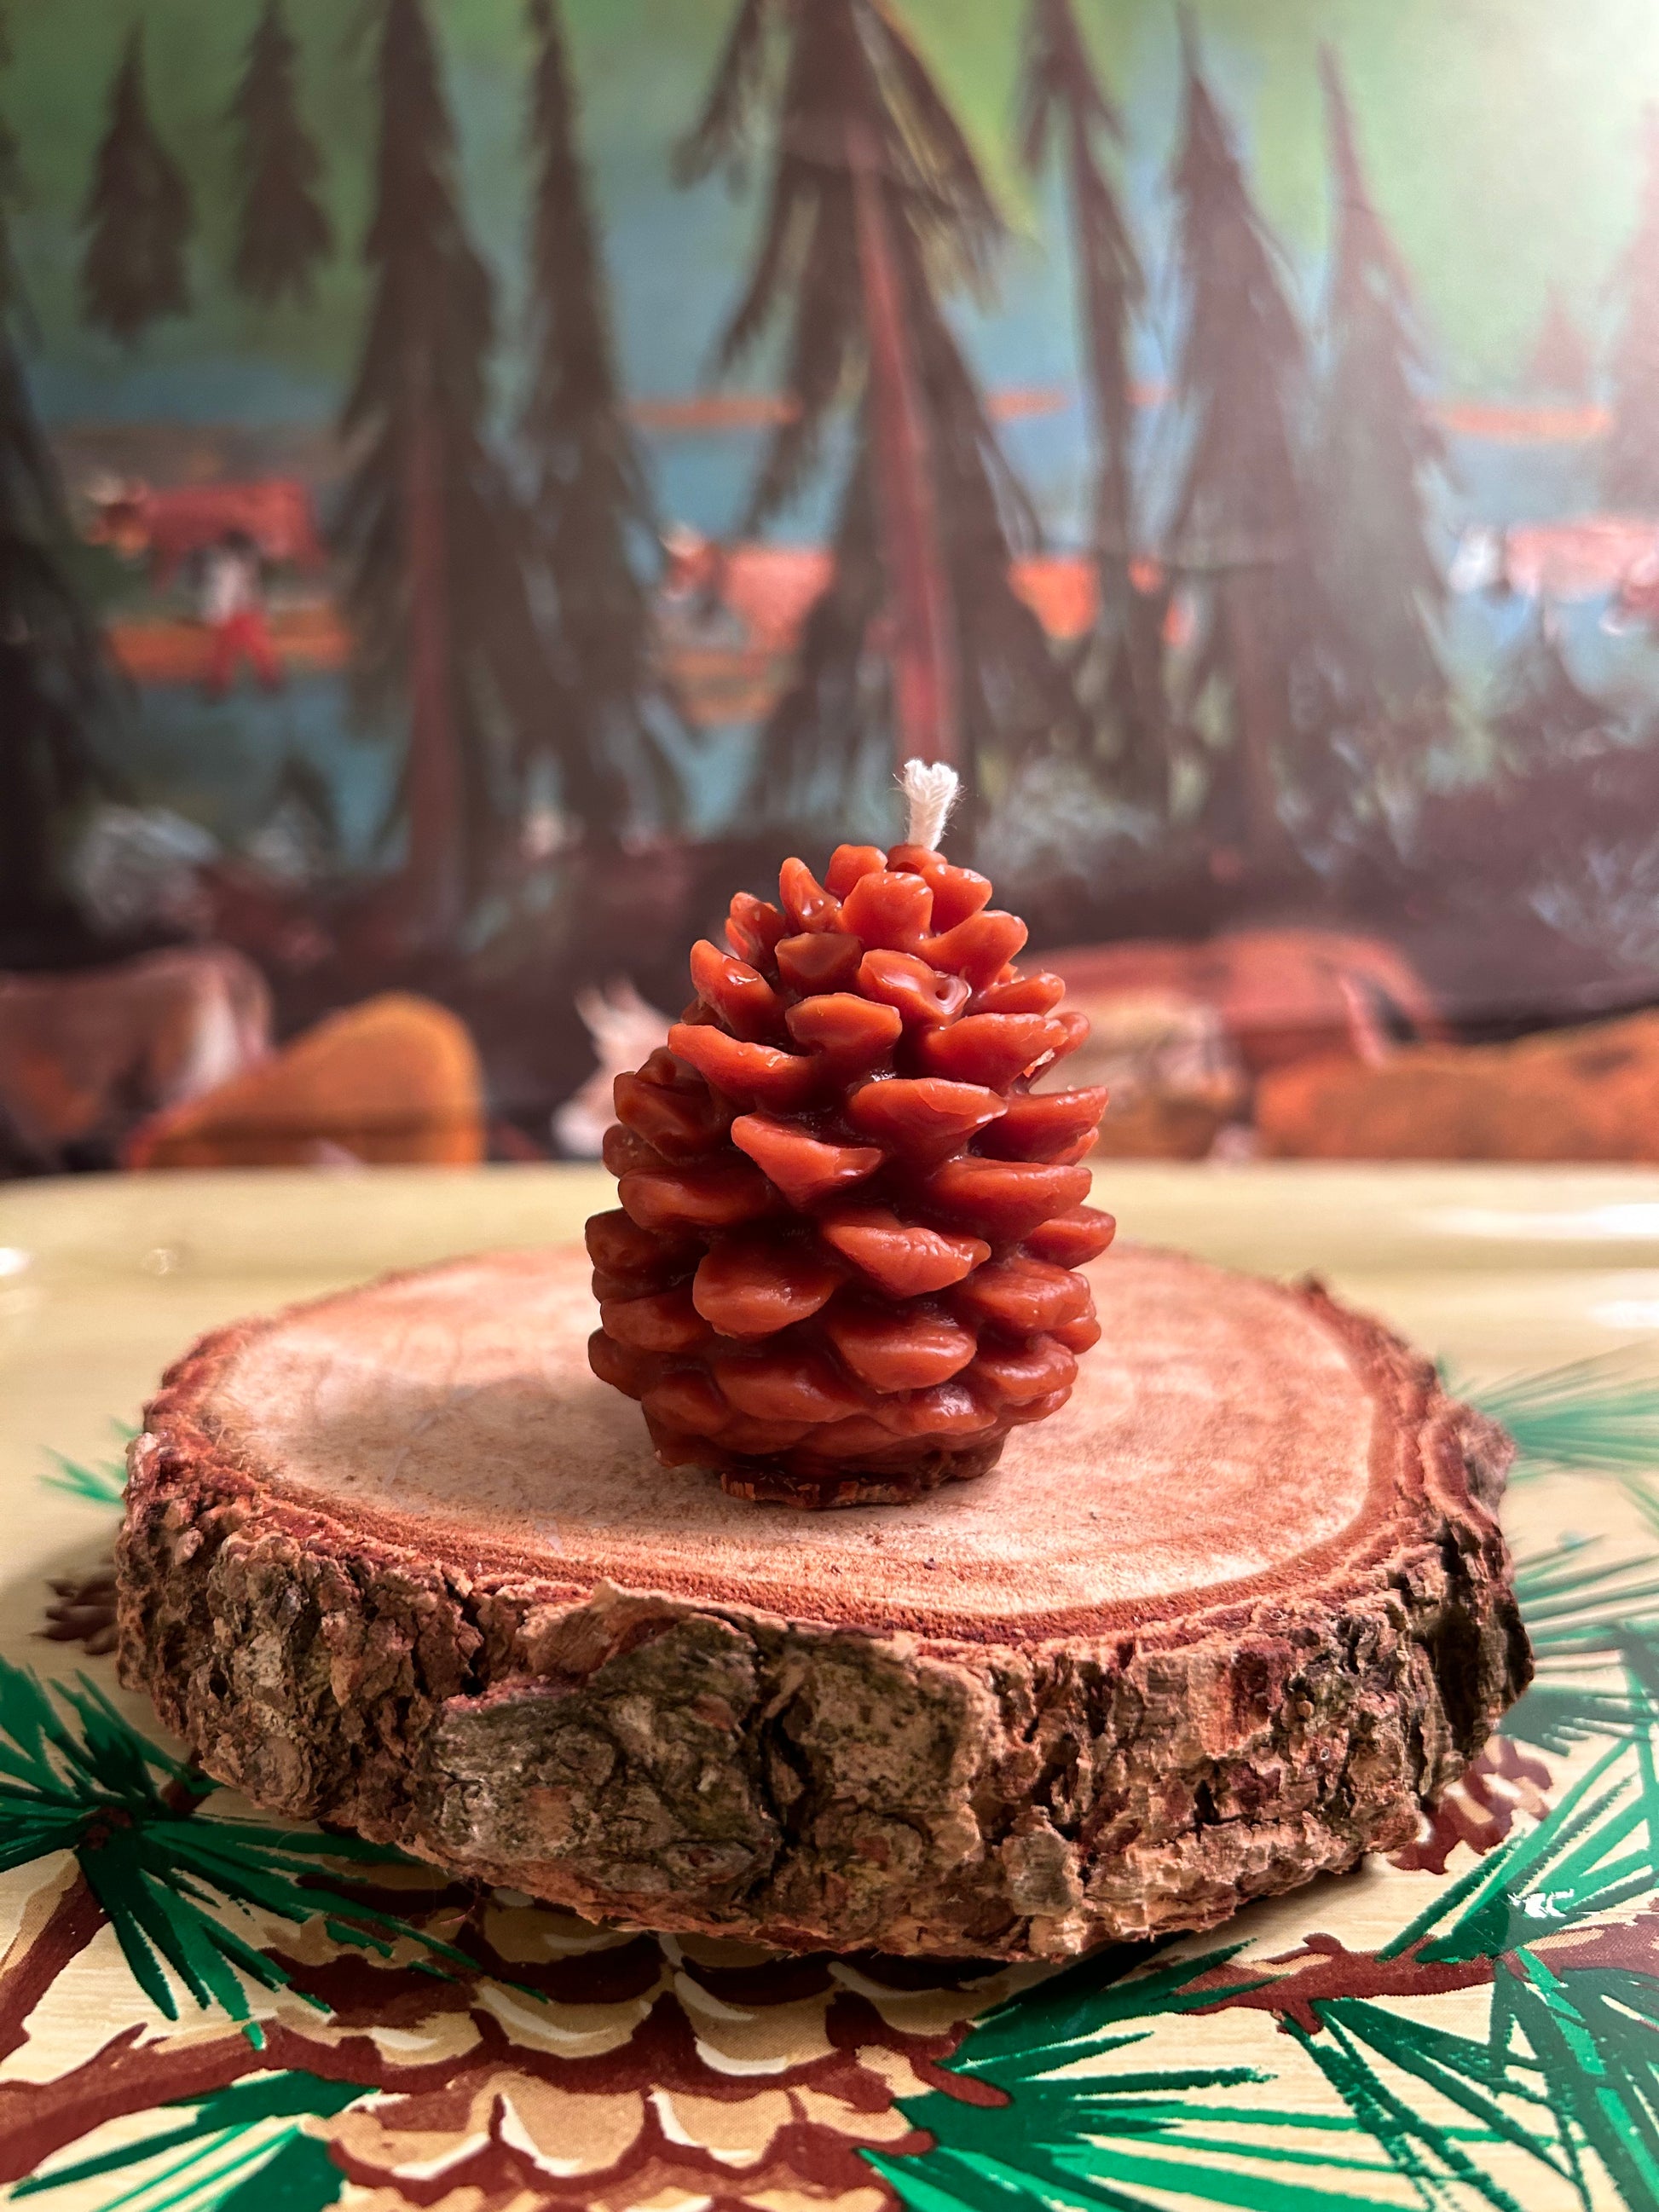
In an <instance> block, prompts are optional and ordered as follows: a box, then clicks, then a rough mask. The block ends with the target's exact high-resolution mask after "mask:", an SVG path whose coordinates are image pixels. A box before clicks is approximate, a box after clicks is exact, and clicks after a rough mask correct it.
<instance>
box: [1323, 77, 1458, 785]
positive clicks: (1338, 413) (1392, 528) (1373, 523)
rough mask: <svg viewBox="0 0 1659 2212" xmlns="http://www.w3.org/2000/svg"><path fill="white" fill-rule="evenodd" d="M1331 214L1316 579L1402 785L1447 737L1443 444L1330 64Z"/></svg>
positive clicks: (1393, 256) (1348, 669)
mask: <svg viewBox="0 0 1659 2212" xmlns="http://www.w3.org/2000/svg"><path fill="white" fill-rule="evenodd" d="M1320 75H1321V79H1322V84H1323V87H1324V94H1325V119H1326V129H1327V134H1328V146H1329V157H1330V175H1331V207H1332V246H1331V273H1330V291H1329V299H1328V307H1327V319H1328V356H1329V368H1328V376H1327V380H1326V385H1325V389H1324V392H1323V393H1322V404H1321V408H1320V422H1319V430H1318V436H1317V442H1316V453H1315V457H1314V491H1315V495H1316V501H1317V506H1318V528H1319V543H1320V570H1321V574H1322V579H1323V581H1324V586H1325V592H1326V596H1327V599H1328V603H1329V605H1330V609H1331V612H1332V614H1333V616H1334V619H1335V625H1336V648H1335V650H1336V655H1337V661H1338V665H1339V667H1340V671H1341V679H1342V690H1343V695H1344V696H1343V706H1344V709H1345V711H1346V714H1349V715H1351V716H1352V718H1354V720H1356V721H1357V722H1358V726H1359V727H1360V729H1361V730H1362V731H1363V732H1364V735H1365V737H1366V738H1367V739H1368V740H1369V742H1368V743H1367V745H1366V750H1367V753H1368V755H1369V756H1370V772H1372V773H1376V772H1378V771H1382V770H1384V769H1392V770H1394V771H1395V773H1401V772H1403V773H1409V771H1410V768H1411V765H1412V761H1413V757H1414V756H1415V755H1416V754H1417V753H1418V752H1419V750H1420V749H1421V746H1422V744H1424V742H1425V741H1426V740H1427V739H1428V738H1431V737H1432V736H1433V735H1434V734H1435V732H1437V730H1439V729H1440V728H1441V727H1443V724H1444V720H1445V715H1446V711H1447V706H1448V696H1449V685H1448V683H1447V680H1446V676H1445V672H1444V671H1443V668H1442V665H1441V662H1440V654H1439V645H1438V632H1439V626H1440V618H1441V615H1442V611H1443V608H1444V605H1445V600H1446V580H1445V576H1444V574H1443V569H1442V566H1441V563H1440V562H1439V561H1438V560H1437V558H1436V556H1435V553H1434V550H1433V547H1432V545H1431V542H1430V536H1429V529H1430V521H1429V513H1428V499H1429V483H1430V478H1431V474H1432V472H1433V471H1435V470H1437V468H1439V467H1440V466H1441V465H1442V464H1443V458H1444V450H1445V447H1444V441H1443V438H1442V436H1441V435H1440V432H1439V430H1438V428H1437V426H1436V425H1435V423H1434V422H1432V421H1431V418H1430V416H1428V414H1427V412H1426V410H1425V408H1424V406H1423V404H1422V401H1421V400H1420V398H1419V396H1418V392H1417V388H1416V381H1415V380H1416V378H1417V376H1418V375H1419V373H1420V371H1421V369H1422V367H1423V360H1424V356H1423V344H1422V339H1421V337H1420V334H1419V328H1418V319H1417V310H1416V302H1415V300H1414V298H1413V288H1412V282H1411V277H1410V275H1409V273H1408V272H1407V268H1406V264H1405V262H1404V260H1403V259H1402V258H1401V252H1400V249H1399V247H1398V246H1396V244H1395V240H1394V239H1393V238H1392V237H1391V235H1390V234H1389V229H1388V227H1387V225H1386V224H1385V223H1384V222H1383V218H1382V216H1381V215H1380V214H1379V213H1378V212H1377V209H1376V202H1375V201H1374V200H1373V198H1372V197H1371V193H1370V186H1369V185H1368V183H1367V180H1366V178H1365V174H1364V169H1363V168H1362V167H1361V165H1360V160H1359V149H1358V143H1357V141H1356V139H1355V136H1354V126H1353V116H1352V111H1351V109H1350V107H1349V104H1348V99H1347V94H1346V91H1345V89H1344V87H1343V82H1342V76H1341V72H1340V69H1339V67H1338V64H1337V60H1336V57H1335V55H1334V53H1333V52H1332V51H1331V49H1330V48H1329V47H1326V48H1325V49H1324V50H1323V51H1322V53H1321V56H1320Z"/></svg>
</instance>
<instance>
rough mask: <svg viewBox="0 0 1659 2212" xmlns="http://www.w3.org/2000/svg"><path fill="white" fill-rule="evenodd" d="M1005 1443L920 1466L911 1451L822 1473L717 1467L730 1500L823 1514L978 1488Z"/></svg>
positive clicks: (779, 1466)
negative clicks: (951, 1488) (965, 1485)
mask: <svg viewBox="0 0 1659 2212" xmlns="http://www.w3.org/2000/svg"><path fill="white" fill-rule="evenodd" d="M1006 1442H1007V1438H1006V1437H1002V1436H999V1437H996V1438H995V1439H994V1441H993V1442H992V1443H985V1444H974V1443H969V1444H964V1445H963V1447H962V1448H961V1449H959V1450H957V1451H947V1450H945V1449H942V1448H939V1447H935V1448H934V1449H933V1450H932V1451H930V1452H927V1454H925V1455H923V1456H922V1457H921V1459H920V1460H918V1458H917V1456H916V1454H915V1448H914V1446H912V1447H909V1448H908V1449H903V1450H897V1451H894V1452H893V1453H891V1454H890V1455H889V1456H888V1457H887V1458H886V1459H885V1460H866V1461H863V1462H835V1461H829V1460H826V1461H824V1462H823V1463H822V1465H821V1467H819V1468H811V1467H789V1466H787V1465H785V1464H784V1463H783V1462H781V1461H779V1462H775V1463H774V1464H773V1465H771V1466H768V1465H766V1464H765V1462H757V1461H754V1460H741V1461H738V1460H733V1461H732V1462H730V1463H729V1464H727V1465H725V1466H720V1465H719V1462H715V1464H716V1466H717V1467H718V1468H719V1474H720V1488H721V1489H722V1490H723V1491H724V1492H726V1496H727V1497H728V1498H748V1499H749V1500H750V1503H751V1504H767V1505H793V1506H794V1507H796V1508H797V1509H798V1510H800V1511H802V1512H808V1513H823V1512H827V1511H830V1510H834V1509H836V1507H839V1506H846V1505H908V1504H909V1503H910V1501H911V1500H912V1499H913V1498H926V1497H927V1495H928V1494H929V1492H933V1491H935V1490H940V1489H943V1487H944V1486H945V1484H946V1483H947V1482H976V1481H977V1480H979V1478H980V1476H981V1475H983V1474H989V1473H990V1472H991V1469H992V1468H994V1466H995V1465H996V1463H997V1462H998V1461H999V1460H1000V1458H1001V1457H1002V1448H1003V1446H1004V1444H1005V1443H1006ZM699 1464H702V1465H707V1464H708V1462H706V1461H705V1462H699Z"/></svg>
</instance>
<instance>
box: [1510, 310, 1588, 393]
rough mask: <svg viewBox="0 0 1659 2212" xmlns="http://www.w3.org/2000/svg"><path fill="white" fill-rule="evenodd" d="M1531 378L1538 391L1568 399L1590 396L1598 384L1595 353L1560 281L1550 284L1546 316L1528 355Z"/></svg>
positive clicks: (1528, 377)
mask: <svg viewBox="0 0 1659 2212" xmlns="http://www.w3.org/2000/svg"><path fill="white" fill-rule="evenodd" d="M1527 382H1528V384H1529V385H1530V386H1532V387H1533V389H1534V391H1535V392H1554V393H1558V394H1559V396H1560V397H1561V398H1566V399H1588V398H1589V396H1590V394H1591V392H1593V391H1594V389H1595V354H1594V353H1593V352H1592V351H1591V349H1590V343H1589V339H1588V338H1587V337H1585V336H1584V333H1583V331H1582V330H1580V329H1579V327H1578V325H1577V323H1576V322H1575V321H1574V320H1573V316H1572V310H1571V308H1570V307H1568V305H1567V303H1566V301H1565V297H1564V296H1563V295H1562V291H1561V287H1560V286H1559V284H1552V285H1551V286H1550V288H1549V292H1548V295H1547V298H1546V300H1545V301H1544V314H1543V319H1542V321H1541V323H1540V324H1539V325H1538V335H1537V337H1535V338H1534V340H1533V346H1532V352H1531V353H1530V354H1529V355H1528V359H1527Z"/></svg>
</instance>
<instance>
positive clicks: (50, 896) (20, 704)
mask: <svg viewBox="0 0 1659 2212" xmlns="http://www.w3.org/2000/svg"><path fill="white" fill-rule="evenodd" d="M3 59H4V45H3V24H0V61H3ZM18 188H19V179H18V169H17V159H16V149H15V144H14V143H13V140H12V137H11V135H10V132H9V130H8V129H7V127H6V125H5V123H4V121H3V119H0V965H9V964H11V963H32V962H33V961H34V960H36V959H39V958H40V957H42V956H43V955H44V954H45V952H46V950H47V946H48V944H49V943H50V941H51V940H52V939H54V938H56V939H59V940H60V941H61V938H62V935H63V932H64V927H65V923H66V920H67V916H66V914H65V908H66V906H67V898H66V895H65V891H64V882H63V877H62V861H63V857H64V856H63V851H62V847H63V841H64V835H65V832H66V831H67V829H68V828H69V827H70V824H71V823H73V821H74V819H75V817H76V814H77V812H78V811H80V810H81V809H82V807H83V806H85V805H87V804H88V802H89V801H90V800H91V799H94V797H95V796H96V795H97V793H99V792H100V790H101V789H104V788H106V786H107V781H108V778H107V775H106V771H105V770H104V769H102V768H101V767H100V763H99V762H98V759H97V757H96V755H95V753H94V750H93V747H92V744H91V742H90V728H91V725H92V724H93V722H94V720H95V719H96V718H97V717H98V715H99V714H100V713H102V712H104V711H105V710H106V708H107V707H108V706H109V704H110V702H111V699H112V687H111V684H110V682H109V675H108V668H107V664H106V660H105V657H104V649H103V643H102V640H101V638H100V635H99V631H98V627H97V624H96V623H95V622H94V620H93V618H92V616H91V614H90V613H89V611H88V609H87V608H86V606H85V605H83V604H82V599H81V598H80V595H79V594H78V592H76V589H75V587H74V586H73V584H72V582H71V580H70V574H69V572H68V570H67V568H65V565H64V557H63V556H64V550H65V549H66V548H67V547H68V546H69V544H70V540H71V532H70V520H69V516H68V514H67V513H66V512H65V509H64V495H63V489H62V486H61V484H60V483H59V481H58V469H57V465H56V463H55V462H54V460H53V459H52V453H51V450H50V448H49V447H48V446H47V444H46V439H45V437H44V435H42V432H41V429H40V422H39V421H38V419H37V417H36V416H35V412H34V407H33V401H32V399H31V397H30V393H29V388H28V382H27V377H26V376H25V374H24V368H23V360H22V354H21V339H20V335H19V325H20V323H21V321H22V320H23V301H22V298H21V292H20V289H19V286H18V279H17V271H16V267H15V263H14V260H13V257H12V250H11V241H10V237H9V218H10V214H11V209H12V206H13V204H14V203H15V198H16V196H17V192H18Z"/></svg>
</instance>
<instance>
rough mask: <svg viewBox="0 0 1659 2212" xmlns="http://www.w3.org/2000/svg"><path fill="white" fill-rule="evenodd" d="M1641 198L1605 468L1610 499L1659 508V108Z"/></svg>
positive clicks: (1647, 137)
mask: <svg viewBox="0 0 1659 2212" xmlns="http://www.w3.org/2000/svg"><path fill="white" fill-rule="evenodd" d="M1642 161H1643V172H1642V198H1641V205H1640V207H1639V209H1638V213H1637V218H1636V230H1635V234H1634V235H1633V236H1632V239H1631V241H1630V244H1629V245H1628V246H1626V249H1625V252H1624V255H1623V257H1622V258H1621V259H1620V264H1619V266H1618V269H1617V270H1615V272H1614V281H1615V283H1616V284H1617V285H1618V287H1619V289H1620V292H1621V293H1622V294H1623V299H1624V315H1623V319H1622V320H1621V322H1620V329H1619V336H1618V337H1617V339H1616V340H1615V341H1614V343H1613V359H1612V361H1611V362H1610V364H1609V370H1610V376H1609V381H1610V384H1611V387H1612V388H1611V392H1610V398H1611V400H1612V406H1613V422H1612V426H1611V428H1609V430H1608V433H1607V447H1606V449H1605V451H1604V453H1603V455H1602V462H1601V473H1602V481H1603V483H1604V485H1605V487H1606V490H1607V498H1608V500H1609V501H1612V502H1613V504H1614V505H1615V506H1619V507H1637V508H1638V509H1641V510H1643V511H1644V512H1645V511H1647V510H1650V509H1659V107H1650V108H1649V109H1648V111H1647V113H1646V115H1645V116H1644V119H1643V136H1642Z"/></svg>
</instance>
